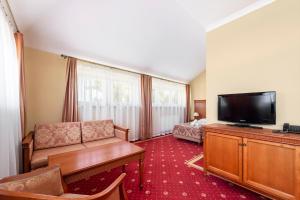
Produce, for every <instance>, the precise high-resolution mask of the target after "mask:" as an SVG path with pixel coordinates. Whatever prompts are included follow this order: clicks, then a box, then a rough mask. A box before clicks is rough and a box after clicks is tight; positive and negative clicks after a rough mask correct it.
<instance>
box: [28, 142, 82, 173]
mask: <svg viewBox="0 0 300 200" xmlns="http://www.w3.org/2000/svg"><path fill="white" fill-rule="evenodd" d="M84 148H85V146H83V145H82V144H74V145H69V146H64V147H56V148H50V149H42V150H37V151H34V152H33V155H32V159H31V169H37V168H40V167H46V166H47V165H48V156H50V155H55V154H59V153H64V152H69V151H76V150H81V149H84Z"/></svg>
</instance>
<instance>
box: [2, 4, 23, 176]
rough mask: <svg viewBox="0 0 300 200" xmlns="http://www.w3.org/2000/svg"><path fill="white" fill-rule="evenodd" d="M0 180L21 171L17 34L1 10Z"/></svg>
mask: <svg viewBox="0 0 300 200" xmlns="http://www.w3.org/2000/svg"><path fill="white" fill-rule="evenodd" d="M0 46H1V47H0V94H1V95H0V160H1V164H0V178H1V177H5V176H10V175H15V174H17V173H18V172H19V164H20V158H21V156H20V155H21V152H20V151H21V148H20V147H21V139H22V136H21V121H20V98H19V90H20V88H19V87H20V68H19V65H18V60H17V52H16V43H15V38H14V33H13V30H12V28H11V27H10V25H9V23H8V22H7V19H6V18H5V15H4V13H3V11H2V10H1V9H0Z"/></svg>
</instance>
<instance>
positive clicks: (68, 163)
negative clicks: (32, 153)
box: [48, 141, 145, 189]
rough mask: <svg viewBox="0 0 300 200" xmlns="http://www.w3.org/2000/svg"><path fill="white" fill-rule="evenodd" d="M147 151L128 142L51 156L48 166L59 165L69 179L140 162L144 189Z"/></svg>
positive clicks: (140, 179)
mask: <svg viewBox="0 0 300 200" xmlns="http://www.w3.org/2000/svg"><path fill="white" fill-rule="evenodd" d="M144 153H145V149H143V148H141V147H139V146H137V145H135V144H131V143H129V142H126V141H122V142H116V143H111V144H105V145H101V146H97V147H91V148H86V149H82V150H77V151H71V152H66V153H61V154H56V155H52V156H49V158H48V165H49V166H53V165H59V166H60V168H61V173H62V176H63V177H68V176H71V175H74V174H77V173H81V172H84V171H87V170H91V169H93V168H97V171H98V170H99V172H101V171H106V170H110V169H113V168H115V167H119V166H122V167H123V168H122V169H123V171H125V164H127V163H129V162H131V161H135V160H136V161H138V162H139V187H140V189H142V188H143V174H144Z"/></svg>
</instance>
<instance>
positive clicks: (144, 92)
mask: <svg viewBox="0 0 300 200" xmlns="http://www.w3.org/2000/svg"><path fill="white" fill-rule="evenodd" d="M151 137H152V77H151V76H148V75H144V74H142V75H141V112H140V139H142V140H145V139H148V138H151Z"/></svg>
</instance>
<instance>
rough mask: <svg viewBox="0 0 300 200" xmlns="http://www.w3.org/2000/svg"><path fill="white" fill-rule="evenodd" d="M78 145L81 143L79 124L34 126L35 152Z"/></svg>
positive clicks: (66, 123)
mask: <svg viewBox="0 0 300 200" xmlns="http://www.w3.org/2000/svg"><path fill="white" fill-rule="evenodd" d="M79 143H81V129H80V122H63V123H53V124H38V125H36V126H35V133H34V149H35V150H39V149H46V148H53V147H60V146H66V145H71V144H79Z"/></svg>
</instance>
